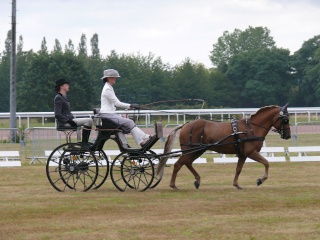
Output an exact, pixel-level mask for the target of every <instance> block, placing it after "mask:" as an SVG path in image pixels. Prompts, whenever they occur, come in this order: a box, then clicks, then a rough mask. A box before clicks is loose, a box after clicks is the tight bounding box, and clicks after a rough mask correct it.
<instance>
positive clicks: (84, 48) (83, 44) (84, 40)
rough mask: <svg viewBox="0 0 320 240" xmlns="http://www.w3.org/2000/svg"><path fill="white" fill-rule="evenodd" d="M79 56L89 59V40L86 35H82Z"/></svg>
mask: <svg viewBox="0 0 320 240" xmlns="http://www.w3.org/2000/svg"><path fill="white" fill-rule="evenodd" d="M78 56H79V57H87V56H88V51H87V38H86V35H85V34H82V35H81V38H80V43H79V47H78Z"/></svg>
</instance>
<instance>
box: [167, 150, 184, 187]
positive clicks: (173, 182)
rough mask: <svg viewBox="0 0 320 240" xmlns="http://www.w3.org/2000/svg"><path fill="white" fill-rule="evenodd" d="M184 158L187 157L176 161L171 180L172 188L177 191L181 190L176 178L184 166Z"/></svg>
mask: <svg viewBox="0 0 320 240" xmlns="http://www.w3.org/2000/svg"><path fill="white" fill-rule="evenodd" d="M183 157H185V156H181V157H180V158H179V159H178V161H176V163H175V164H174V168H173V172H172V176H171V180H170V187H171V188H173V189H175V190H179V188H177V186H176V178H177V175H178V172H179V171H180V169H181V167H182V166H183V164H182V163H181V159H183Z"/></svg>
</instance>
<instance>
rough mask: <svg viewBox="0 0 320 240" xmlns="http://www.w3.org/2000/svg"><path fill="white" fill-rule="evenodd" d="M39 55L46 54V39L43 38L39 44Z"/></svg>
mask: <svg viewBox="0 0 320 240" xmlns="http://www.w3.org/2000/svg"><path fill="white" fill-rule="evenodd" d="M39 53H40V54H42V53H44V54H48V48H47V41H46V38H45V37H44V38H43V40H42V42H41V48H40V50H39Z"/></svg>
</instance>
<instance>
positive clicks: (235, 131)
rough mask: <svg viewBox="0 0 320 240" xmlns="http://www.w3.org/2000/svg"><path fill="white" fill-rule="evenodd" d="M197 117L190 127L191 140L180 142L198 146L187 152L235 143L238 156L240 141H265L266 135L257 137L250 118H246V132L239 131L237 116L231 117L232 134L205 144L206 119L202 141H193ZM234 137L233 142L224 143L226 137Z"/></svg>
mask: <svg viewBox="0 0 320 240" xmlns="http://www.w3.org/2000/svg"><path fill="white" fill-rule="evenodd" d="M198 120H200V119H197V120H196V121H194V122H193V124H192V127H191V129H190V133H189V142H188V143H187V144H180V146H197V147H196V148H194V149H188V150H187V152H188V153H191V152H193V150H194V151H198V150H199V149H207V148H209V147H212V146H221V145H230V144H234V148H235V151H236V154H237V156H239V155H241V149H240V143H243V142H250V141H264V140H265V137H256V136H255V135H254V132H253V130H252V128H251V127H250V121H249V120H248V119H246V122H245V123H246V130H245V131H244V132H239V131H238V120H236V119H235V117H232V119H231V128H232V132H233V133H232V134H230V135H229V136H227V137H225V138H223V139H222V140H220V141H218V142H216V143H213V144H205V143H203V137H204V129H205V126H206V123H207V121H204V124H203V126H202V130H201V135H200V142H199V143H197V142H192V136H193V130H194V126H195V124H196V122H198ZM249 131H250V133H251V135H252V137H248V132H249ZM240 135H244V136H245V137H243V138H241V137H240ZM230 137H233V138H234V141H233V142H229V143H223V142H224V141H225V140H226V139H228V138H230Z"/></svg>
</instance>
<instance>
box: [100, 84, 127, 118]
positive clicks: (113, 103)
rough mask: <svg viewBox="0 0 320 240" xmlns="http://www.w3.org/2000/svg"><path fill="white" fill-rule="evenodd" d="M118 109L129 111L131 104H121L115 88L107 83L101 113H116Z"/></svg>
mask: <svg viewBox="0 0 320 240" xmlns="http://www.w3.org/2000/svg"><path fill="white" fill-rule="evenodd" d="M116 107H119V108H128V109H129V108H130V104H129V103H123V102H120V100H119V99H118V98H117V97H116V94H115V93H114V90H113V87H112V86H111V85H110V84H109V83H108V82H106V83H105V84H104V87H103V89H102V93H101V108H100V113H115V112H116Z"/></svg>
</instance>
